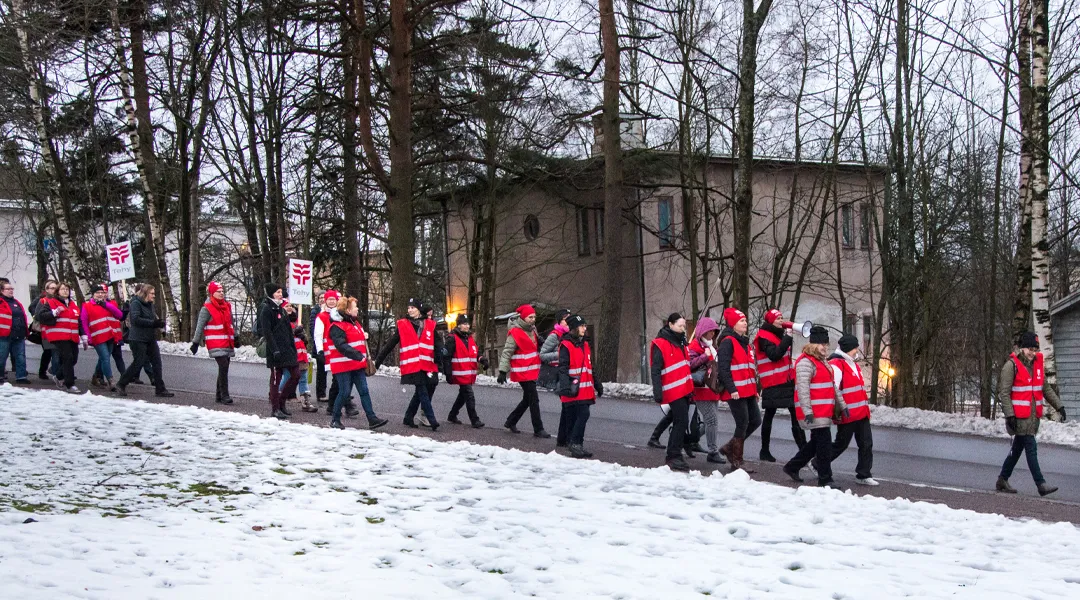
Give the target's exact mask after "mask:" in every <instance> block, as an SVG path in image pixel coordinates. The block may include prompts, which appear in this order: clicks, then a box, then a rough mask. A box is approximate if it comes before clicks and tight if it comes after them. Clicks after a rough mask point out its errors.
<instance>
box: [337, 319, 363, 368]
mask: <svg viewBox="0 0 1080 600" xmlns="http://www.w3.org/2000/svg"><path fill="white" fill-rule="evenodd" d="M330 321H331V323H330V341H331V342H334V348H335V349H336V350H337V352H338V354H340V355H342V356H344V357H345V358H350V359H352V360H355V361H357V362H363V361H364V359H365V358H367V357H366V356H364V353H363V352H361V351H359V350H357V349H356V348H353V347H352V346H350V345H349V334H348V333H346V332H345V330H344V329H342V328H340V327H334V323H342V322H344V323H355V322H356V317H351V316H349V315H346V314H343V313H341V312H338V311H336V310H331V311H330Z"/></svg>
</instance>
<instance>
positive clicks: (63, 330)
mask: <svg viewBox="0 0 1080 600" xmlns="http://www.w3.org/2000/svg"><path fill="white" fill-rule="evenodd" d="M34 320H35V321H36V322H38V323H41V342H42V343H41V345H42V347H43V348H46V347H47V348H48V349H50V350H52V351H53V359H52V360H53V362H54V363H56V368H55V369H54V368H50V369H49V373H50V375H51V376H52V380H53V383H55V384H56V386H57V387H59V388H60V389H63V390H67V391H69V392H74V393H78V392H79V388H77V387H75V355H76V353H78V351H79V305H78V304H76V303H75V301H74V300H72V299H71V287H70V286H68V284H66V283H60V284H57V286H56V294H55V295H53V296H49V297H47V298H45V299H43V300H42V301H41V302H39V303H38V307H37V309H36V310H35V312H34Z"/></svg>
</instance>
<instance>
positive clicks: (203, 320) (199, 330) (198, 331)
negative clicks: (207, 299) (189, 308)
mask: <svg viewBox="0 0 1080 600" xmlns="http://www.w3.org/2000/svg"><path fill="white" fill-rule="evenodd" d="M210 319H211V315H210V309H208V308H206V307H205V306H203V307H202V308H201V309H200V310H199V320H198V322H197V323H196V324H195V335H194V336H192V338H191V343H192V344H198V345H200V346H204V345H206V344H205V342H206V340H204V339H203V335H204V333H205V332H204V330H205V329H206V326H207V324H209V323H210ZM207 352H209V353H210V356H212V357H214V358H218V357H221V356H233V355H235V354H236V352H235V351H234V350H233V348H232V346H229V347H228V348H213V349H208V350H207Z"/></svg>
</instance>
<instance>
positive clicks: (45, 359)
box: [37, 348, 53, 379]
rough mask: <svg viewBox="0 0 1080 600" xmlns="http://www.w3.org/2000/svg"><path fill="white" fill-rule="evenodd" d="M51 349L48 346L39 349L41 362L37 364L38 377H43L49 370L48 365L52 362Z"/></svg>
mask: <svg viewBox="0 0 1080 600" xmlns="http://www.w3.org/2000/svg"><path fill="white" fill-rule="evenodd" d="M52 353H53V351H52V350H51V349H49V348H42V349H41V364H39V365H38V370H37V374H38V379H45V376H46V374H48V372H49V366H50V365H51V364H52Z"/></svg>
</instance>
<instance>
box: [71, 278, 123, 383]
mask: <svg viewBox="0 0 1080 600" xmlns="http://www.w3.org/2000/svg"><path fill="white" fill-rule="evenodd" d="M123 318H124V313H122V312H120V309H119V308H117V307H116V305H115V304H112V303H111V302H109V286H108V284H105V283H103V284H101V285H96V286H94V288H93V289H92V290H90V298H89V299H88V300H87V301H86V302H83V306H82V316H81V319H82V330H83V331H84V332H85V333H84V335H83V336H82V337H83V347H84V348H85V347H86V346H87V345H89V346H93V347H94V351H95V352H97V357H98V362H97V370H96V371H94V372H95V373H98V372H100V373H101V378H102V379H101V384H102V385H103V386H104V387H107V388H109V390H111V391H116V386H115V385H114V382H113V371H112V352H113V347H114V346H115V345H116V343H117V341H119V340H120V339H121V338H122V337H123V334H122V333H121V331H120V320H121V319H123ZM91 382H92V381H91Z"/></svg>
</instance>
